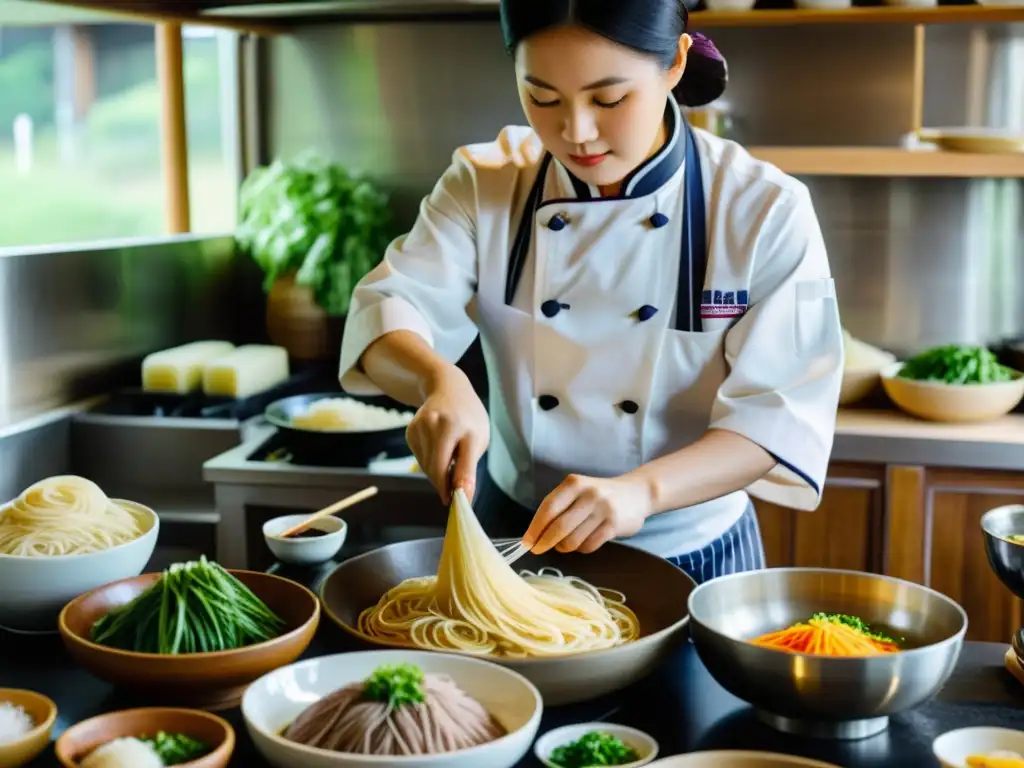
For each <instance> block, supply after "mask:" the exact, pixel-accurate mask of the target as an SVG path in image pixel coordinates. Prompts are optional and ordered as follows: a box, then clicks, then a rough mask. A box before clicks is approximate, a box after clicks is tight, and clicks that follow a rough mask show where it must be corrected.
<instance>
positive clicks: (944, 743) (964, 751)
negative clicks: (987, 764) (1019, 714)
mask: <svg viewBox="0 0 1024 768" xmlns="http://www.w3.org/2000/svg"><path fill="white" fill-rule="evenodd" d="M932 752H933V753H934V754H935V757H936V759H937V760H938V761H939V762H940V763H941V764H942V766H943V768H967V758H968V757H982V756H985V757H999V756H1000V754H999V753H1000V752H1002V753H1003V755H1002V756H1004V757H1005V756H1008V755H1006V753H1007V752H1009V753H1016V754H1018V755H1024V731H1015V730H1012V729H1010V728H959V729H957V730H955V731H947V732H946V733H944V734H942V735H941V736H939V737H938V738H937V739H936V740H935V741H933V742H932Z"/></svg>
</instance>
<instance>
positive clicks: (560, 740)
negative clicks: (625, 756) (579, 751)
mask: <svg viewBox="0 0 1024 768" xmlns="http://www.w3.org/2000/svg"><path fill="white" fill-rule="evenodd" d="M592 731H601V732H602V733H607V734H609V735H611V736H614V737H615V738H617V739H619V740H620V741H622V742H624V743H625V744H628V745H629V746H631V747H632V748H633V749H635V750H636V753H637V754H638V755H639V756H640V759H639V760H634V761H633V762H632V763H626V764H625V765H622V766H620V767H619V768H639V767H640V766H641V765H647V764H648V763H650V762H651V761H652V760H654V759H655V758H656V757H657V756H658V742H656V741H655V740H654V739H652V738H651V737H650V736H648V735H647V734H646V733H644V732H643V731H638V730H637V729H636V728H629V727H628V726H625V725H617V724H616V723H579V724H577V725H566V726H564V727H562V728H555V729H554V730H552V731H548V732H547V733H545V734H544V735H543V736H541V737H540V738H539V739H537V743H536V744H534V745H533V752H534V754H535V755H537V759H538V760H540V761H541V762H542V763H544V765H546V766H548V768H559V767H558V766H557V765H556V764H555V763H552V762H551V760H550V758H551V753H552V752H554V751H555V750H556V749H557V748H558V747H561V746H565V745H566V744H571V743H572V742H574V741H578V740H579V739H580V738H581V737H583V736H585V735H586V734H588V733H590V732H592Z"/></svg>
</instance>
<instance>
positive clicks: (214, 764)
mask: <svg viewBox="0 0 1024 768" xmlns="http://www.w3.org/2000/svg"><path fill="white" fill-rule="evenodd" d="M160 731H163V732H164V733H169V734H183V735H185V736H188V737H190V738H193V739H196V740H197V741H201V742H203V743H204V744H206V745H207V746H208V747H209V748H210V751H209V752H207V753H206V754H205V755H203V756H202V757H200V758H199V759H198V760H190V761H189V762H187V763H178V764H177V768H226V766H227V764H228V763H229V762H230V761H231V754H232V753H233V752H234V751H235V730H234V728H232V727H231V726H230V725H229V724H228V722H227V721H226V720H223V719H222V718H220V717H217V716H216V715H211V714H210V713H208V712H200V711H198V710H195V709H169V708H168V709H160V708H146V709H125V710H122V711H120V712H110V713H108V714H106V715H99V716H97V717H92V718H90V719H88V720H83V721H82V722H80V723H78V724H77V725H75V726H72V727H71V728H68V729H67V730H66V731H64V733H63V734H61V736H60V738H59V739H57V744H56V745H55V752H56V753H57V759H58V760H59V761H60V764H61V765H62V766H64V768H78V765H79V763H80V762H81V761H82V760H84V759H85V758H86V757H88V756H89V755H90V754H91V753H92V752H93V751H94V750H97V749H99V748H100V747H102V746H103V745H104V744H107V743H108V742H111V741H113V740H114V739H123V738H129V737H135V738H137V739H138V738H146V737H151V736H153V735H155V734H157V733H159V732H160Z"/></svg>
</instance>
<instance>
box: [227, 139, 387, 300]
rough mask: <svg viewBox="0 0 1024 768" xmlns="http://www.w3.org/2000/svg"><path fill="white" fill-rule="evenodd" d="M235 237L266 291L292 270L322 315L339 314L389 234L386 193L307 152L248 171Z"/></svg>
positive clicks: (375, 262)
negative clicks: (257, 268)
mask: <svg viewBox="0 0 1024 768" xmlns="http://www.w3.org/2000/svg"><path fill="white" fill-rule="evenodd" d="M235 237H236V240H237V241H238V243H239V245H240V246H241V247H242V248H243V249H245V250H246V251H247V252H248V253H249V254H250V255H251V256H252V258H253V259H254V260H255V262H256V263H257V264H258V265H259V266H260V268H261V269H262V270H263V274H264V289H266V290H269V289H270V287H271V286H272V285H273V284H274V282H276V281H277V280H278V279H279V278H281V277H282V276H284V275H286V274H289V273H292V272H294V273H295V281H296V282H297V283H298V284H299V285H302V286H306V287H308V288H310V289H312V291H313V295H314V297H315V298H316V301H317V303H318V304H319V305H320V306H321V307H323V308H324V309H325V310H326V311H327V313H328V314H330V315H344V314H345V313H347V312H348V309H349V304H350V302H351V300H352V291H353V290H354V289H355V286H356V283H357V282H359V280H360V279H361V278H362V277H363V276H364V275H365V274H366V273H367V272H369V271H370V270H371V269H373V267H375V266H376V265H377V264H378V263H379V262H380V260H381V257H382V256H383V255H384V250H385V249H386V248H387V246H388V243H389V242H390V241H391V238H392V237H393V234H392V229H391V215H390V209H389V207H388V198H387V195H385V194H384V193H383V192H382V191H380V190H379V189H377V188H376V187H375V186H374V185H373V184H372V183H371V182H370V181H369V180H367V179H365V178H363V177H361V176H359V175H357V174H354V173H351V172H349V171H348V170H347V169H345V168H344V167H342V166H341V165H338V164H337V163H334V162H331V161H330V160H328V159H327V158H325V157H323V156H322V155H319V154H317V153H314V152H308V153H305V154H303V155H300V156H298V157H296V158H295V159H293V160H288V161H285V160H281V159H278V160H276V161H274V162H273V163H272V164H271V165H270V166H268V167H265V168H258V169H256V170H255V171H253V172H252V173H251V174H249V176H248V177H247V178H246V180H245V181H244V182H243V184H242V188H241V191H240V199H239V225H238V228H237V230H236V233H235Z"/></svg>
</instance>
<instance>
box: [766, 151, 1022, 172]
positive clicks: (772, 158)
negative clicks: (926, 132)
mask: <svg viewBox="0 0 1024 768" xmlns="http://www.w3.org/2000/svg"><path fill="white" fill-rule="evenodd" d="M749 151H750V154H752V155H753V156H754V157H757V158H759V159H760V160H764V161H766V162H769V163H772V164H773V165H776V166H778V167H779V168H781V169H782V170H783V171H785V172H786V173H789V174H792V175H794V176H874V177H889V178H949V179H984V178H992V179H997V178H1001V179H1020V178H1024V154H1004V155H996V154H991V155H990V154H976V153H969V152H948V151H933V150H924V149H919V150H915V149H900V148H898V147H750V148H749Z"/></svg>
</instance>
